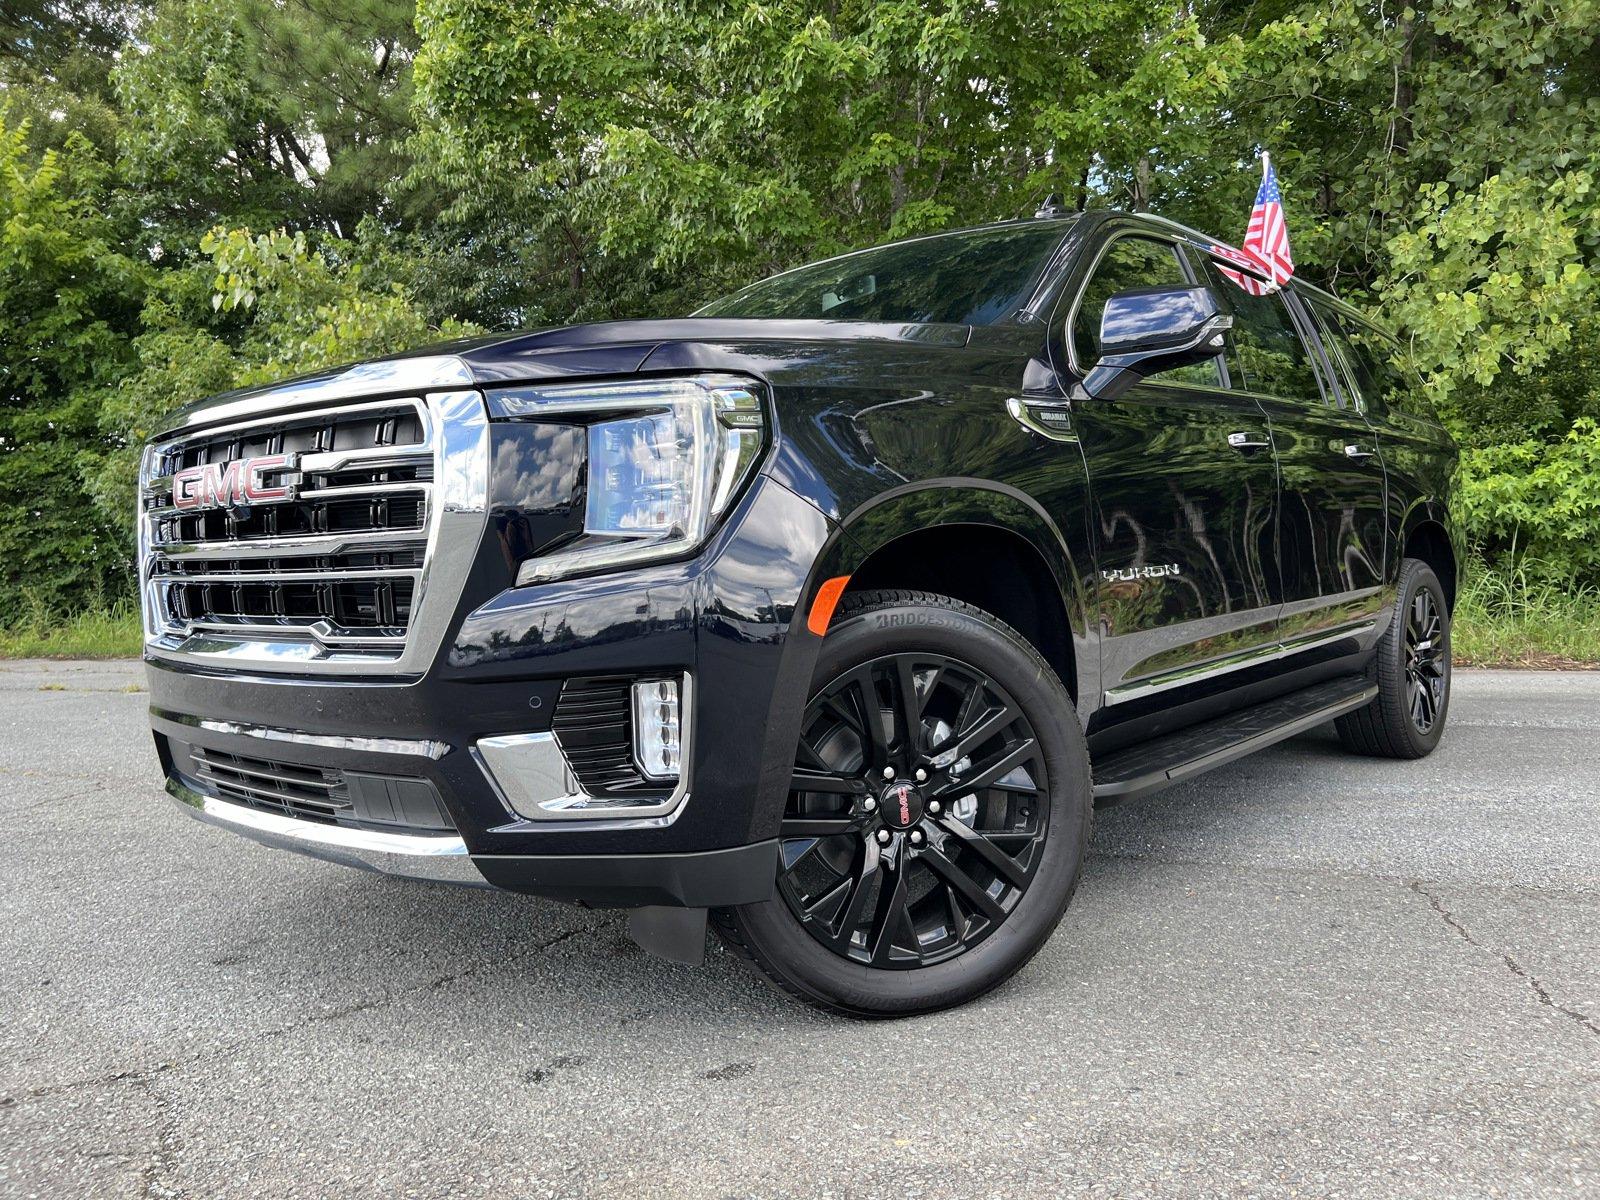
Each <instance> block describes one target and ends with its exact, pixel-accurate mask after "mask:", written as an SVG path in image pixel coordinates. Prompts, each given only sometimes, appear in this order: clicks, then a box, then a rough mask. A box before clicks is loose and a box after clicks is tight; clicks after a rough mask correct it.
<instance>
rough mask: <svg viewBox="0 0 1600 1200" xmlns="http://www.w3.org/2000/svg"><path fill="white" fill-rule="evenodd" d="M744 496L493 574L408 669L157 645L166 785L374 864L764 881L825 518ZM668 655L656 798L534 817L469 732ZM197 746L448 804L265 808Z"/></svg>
mask: <svg viewBox="0 0 1600 1200" xmlns="http://www.w3.org/2000/svg"><path fill="white" fill-rule="evenodd" d="M746 499H747V503H746V504H745V505H743V506H741V507H742V511H741V513H740V515H739V518H738V519H737V520H736V521H734V522H732V523H730V525H729V527H728V528H727V529H725V530H724V531H723V534H722V535H721V536H720V537H719V538H718V539H716V541H715V542H714V543H713V545H712V546H711V547H710V548H709V549H708V550H707V552H706V553H705V554H704V555H702V556H701V557H700V558H699V559H696V560H694V561H692V562H687V563H678V564H661V565H658V566H655V567H652V568H650V569H648V570H638V571H632V572H628V573H625V574H621V575H616V576H606V577H597V578H591V579H579V580H571V581H567V582H563V583H554V584H548V585H543V586H540V587H536V588H523V589H513V590H509V591H503V592H500V593H498V594H496V595H494V596H493V597H492V598H491V599H490V600H488V601H487V602H485V603H482V604H480V605H478V607H476V608H474V609H472V610H471V611H468V612H465V613H464V614H463V615H462V616H461V617H460V618H459V620H458V621H457V623H456V627H455V629H454V631H453V633H452V634H451V636H449V637H447V638H446V639H445V642H444V645H443V646H441V648H440V651H439V655H438V658H437V660H436V661H435V662H434V663H433V664H432V665H431V666H430V669H429V670H428V672H427V673H426V674H425V675H423V676H422V677H420V678H412V679H401V678H394V677H390V678H372V679H361V680H357V679H329V678H307V677H304V676H294V675H268V674H261V675H254V676H247V675H243V674H231V673H220V672H214V671H203V670H197V669H195V668H194V667H193V666H191V665H189V664H185V663H174V662H169V661H164V660H163V659H161V658H160V657H159V656H157V657H152V658H150V660H149V662H148V666H149V679H150V691H151V724H152V727H153V729H154V732H155V735H156V740H157V746H158V750H159V752H160V754H161V756H162V760H163V765H164V766H165V768H166V772H167V777H168V790H169V791H170V792H171V793H172V794H173V795H174V796H176V797H177V798H178V799H179V800H180V801H181V802H182V804H183V807H184V808H185V810H186V811H187V812H189V813H190V815H192V816H195V817H196V818H198V819H199V820H201V821H204V822H206V823H208V824H211V825H214V826H220V827H224V828H227V829H230V830H232V831H234V832H237V833H240V834H242V835H244V836H247V837H250V838H252V839H254V840H256V841H258V842H263V843H266V844H268V845H272V846H275V847H278V848H283V849H289V850H294V851H298V852H300V853H305V854H311V855H314V856H316V857H319V858H323V859H327V860H329V861H334V862H338V863H342V864H345V865H350V866H357V867H362V868H365V869H369V870H376V871H381V872H384V873H386V874H394V875H403V876H410V877H415V878H422V879H428V880H438V881H449V882H467V883H476V884H489V885H492V886H495V887H499V888H504V889H508V890H513V891H520V892H527V893H533V894H538V895H545V896H552V897H556V898H560V899H565V900H572V901H577V902H581V903H587V904H590V905H594V906H596V907H622V906H628V907H631V906H646V905H648V906H658V905H669V906H681V907H691V908H698V907H711V906H718V905H732V904H744V903H752V902H755V901H759V900H763V899H766V898H768V897H769V896H770V895H771V894H772V889H773V881H774V879H775V876H776V865H777V842H776V834H777V824H778V819H779V816H780V815H781V811H782V803H783V796H784V794H785V791H786V789H787V785H788V779H789V773H790V763H791V762H792V754H793V746H794V740H795V737H796V736H797V733H798V723H799V717H800V712H801V708H802V706H803V703H804V696H805V693H806V687H807V684H808V681H809V679H810V675H811V670H812V667H813V665H814V662H815V655H816V650H817V645H818V639H816V638H815V637H813V636H812V635H810V634H809V633H807V632H806V631H805V630H804V623H803V620H802V621H800V622H795V621H794V620H793V618H794V617H795V616H796V615H797V608H798V605H799V603H800V601H801V597H802V596H803V594H804V592H805V589H806V587H807V585H808V577H809V573H810V570H811V568H812V565H813V564H814V563H815V562H816V560H817V558H818V555H819V553H820V551H821V549H822V547H823V546H824V545H825V543H826V542H827V540H828V538H829V536H830V530H829V528H828V525H827V522H826V521H825V520H824V518H823V517H822V515H821V514H820V513H819V512H818V511H817V510H816V509H815V508H814V507H812V506H811V505H809V504H808V503H807V502H805V501H803V500H801V499H800V498H799V497H797V496H795V495H794V494H793V493H791V492H789V491H788V490H787V489H785V488H783V487H781V486H780V485H777V484H775V483H772V482H771V481H769V480H760V481H758V483H757V485H756V486H755V487H754V488H753V489H752V491H751V493H750V495H749V496H748V497H747V498H746ZM677 672H682V673H684V674H685V675H688V676H690V677H691V678H692V679H693V680H694V689H693V693H694V701H693V711H692V714H686V722H687V723H689V724H690V725H691V727H692V730H693V737H692V738H691V739H688V740H687V745H686V749H687V750H688V752H689V754H690V755H691V757H690V760H689V761H688V762H687V764H686V769H687V785H688V786H687V788H686V793H687V794H686V795H685V796H684V797H683V798H682V801H681V803H679V804H678V805H677V806H676V807H675V808H674V809H673V810H672V811H671V812H670V813H667V814H665V815H661V816H644V817H639V816H633V817H629V816H625V815H624V816H612V815H606V816H597V817H595V818H594V819H578V820H571V819H568V820H560V821H556V820H530V819H527V818H526V817H524V816H522V815H520V814H519V813H518V812H517V811H516V809H515V808H513V807H512V806H511V805H510V804H509V803H508V800H507V796H506V794H505V793H504V792H503V791H502V790H501V789H500V788H499V787H497V786H496V785H495V783H494V782H493V781H492V779H491V777H490V775H489V774H488V773H487V772H486V770H485V762H484V759H483V757H482V756H481V755H480V754H479V753H477V752H476V748H477V745H478V743H479V742H480V741H481V740H482V739H484V738H489V737H497V736H505V735H516V734H538V733H542V732H548V731H549V730H550V729H551V722H552V717H553V714H554V713H555V712H556V710H557V707H558V702H559V700H560V697H561V696H562V693H563V688H564V686H565V685H566V684H567V683H568V682H569V681H572V680H580V679H581V680H590V679H595V678H597V677H629V676H639V675H650V674H661V673H677ZM196 751H200V752H202V753H203V754H204V755H206V756H207V757H210V758H214V759H215V760H217V761H222V762H227V761H233V762H236V763H242V764H244V767H245V768H250V769H253V768H252V764H254V765H255V767H259V766H260V765H261V764H260V762H259V761H258V760H272V762H274V763H277V764H282V765H283V766H284V767H286V768H287V769H288V770H289V771H293V772H296V773H309V774H313V775H314V774H316V773H319V772H325V773H327V774H328V775H329V777H335V776H340V775H341V774H342V775H344V776H348V777H351V778H355V777H359V778H360V779H362V780H364V781H368V782H370V781H373V780H377V781H380V784H381V781H384V780H387V781H390V782H391V783H397V784H402V785H403V784H405V783H406V782H407V781H415V782H416V783H417V784H418V785H419V786H421V785H426V787H427V788H428V789H430V790H431V793H432V794H433V795H435V796H436V797H437V802H438V805H439V810H440V811H441V812H442V813H443V814H446V816H447V819H445V820H442V821H440V822H437V824H439V825H441V826H444V828H433V829H429V830H427V831H426V832H419V831H413V830H403V831H399V832H391V831H390V830H388V829H373V828H370V827H363V828H354V827H351V826H350V825H347V824H334V823H329V822H326V821H322V822H319V821H315V820H307V819H302V818H301V817H300V816H298V815H296V814H294V813H293V812H292V811H291V812H290V813H288V814H284V813H277V812H263V811H260V810H259V808H258V807H252V806H249V805H246V804H242V803H234V802H231V800H230V797H229V795H228V794H227V793H226V791H225V790H220V789H218V788H216V787H215V786H212V785H211V784H210V783H208V782H207V778H206V772H205V771H203V770H199V771H197V770H195V769H194V768H195V763H196V762H197V761H199V760H198V759H197V758H196V757H195V752H196ZM521 807H522V808H523V809H524V811H526V805H522V806H521ZM451 827H453V828H451Z"/></svg>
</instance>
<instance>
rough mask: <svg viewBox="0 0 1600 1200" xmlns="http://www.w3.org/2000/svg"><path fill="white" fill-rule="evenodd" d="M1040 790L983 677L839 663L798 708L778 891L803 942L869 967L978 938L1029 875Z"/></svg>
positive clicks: (1015, 715) (965, 667)
mask: <svg viewBox="0 0 1600 1200" xmlns="http://www.w3.org/2000/svg"><path fill="white" fill-rule="evenodd" d="M1048 788H1049V778H1048V775H1047V774H1046V772H1045V769H1044V763H1043V760H1042V757H1041V755H1040V750H1039V741H1038V739H1037V737H1036V736H1035V735H1034V731H1033V726H1032V725H1031V724H1030V723H1029V721H1028V718H1027V716H1026V715H1025V714H1024V713H1023V712H1022V710H1021V709H1020V708H1019V707H1018V706H1017V704H1016V702H1015V701H1013V700H1012V699H1011V697H1010V696H1009V695H1007V694H1006V692H1005V690H1004V689H1003V688H1002V687H1001V686H1000V685H999V684H997V683H996V682H995V681H994V680H993V679H991V678H989V676H987V675H986V674H984V673H983V672H982V671H980V670H978V669H977V668H976V667H974V666H972V665H971V664H969V663H966V662H962V661H961V660H959V659H956V658H952V657H950V656H948V655H942V654H927V653H917V652H914V651H913V652H909V653H902V654H888V655H883V656H880V657H878V658H874V659H871V660H869V661H868V662H865V663H862V664H860V665H859V666H856V667H853V668H852V669H851V670H849V671H848V672H846V673H845V674H844V675H842V676H840V677H839V678H837V679H835V680H833V681H832V682H831V683H829V684H827V685H826V686H825V687H823V688H822V689H821V691H819V692H818V693H817V694H816V695H815V696H814V697H813V698H812V700H811V703H810V704H809V705H808V706H807V708H806V713H805V717H804V720H803V722H802V732H801V736H800V746H799V750H798V755H797V760H796V763H795V771H794V781H793V790H791V792H790V793H789V802H788V809H787V811H786V812H785V814H784V818H783V824H782V827H781V829H780V835H779V836H780V839H781V840H780V847H781V852H782V867H781V874H780V876H779V891H780V893H781V894H782V896H783V899H784V901H785V903H787V904H788V905H789V909H790V911H791V912H792V913H793V914H794V916H795V918H796V919H797V920H798V921H799V922H800V923H801V925H802V926H803V927H804V928H805V930H806V932H808V933H809V934H810V935H811V936H812V937H814V938H816V939H817V940H818V941H819V942H821V943H822V944H823V945H824V946H826V947H827V948H828V949H830V950H832V951H833V952H834V953H836V954H841V955H844V956H846V957H848V958H851V959H854V960H855V961H857V962H861V963H866V964H868V965H870V966H874V967H880V968H902V969H903V968H912V967H922V966H927V965H929V964H931V963H937V962H943V961H945V960H946V959H949V958H953V957H954V956H956V955H958V954H961V953H962V952H964V951H965V950H967V949H969V948H971V947H972V946H975V945H977V944H978V943H979V942H981V941H982V940H983V939H984V938H986V937H988V936H989V935H990V934H991V933H993V932H994V931H995V930H996V929H997V928H998V927H999V926H1000V924H1001V923H1002V922H1004V921H1005V919H1006V915H1007V913H1008V912H1010V910H1011V909H1012V908H1014V907H1015V906H1016V905H1017V903H1018V901H1019V900H1021V898H1022V896H1023V894H1024V893H1025V892H1026V891H1027V888H1028V885H1029V884H1030V883H1031V882H1032V880H1033V874H1034V871H1035V869H1036V868H1037V866H1038V863H1039V859H1040V851H1041V849H1042V843H1043V841H1044V838H1045V836H1046V833H1047V832H1048V827H1049V810H1048V808H1047V807H1046V806H1044V805H1043V804H1041V798H1042V797H1043V796H1044V795H1045V794H1046V792H1047V791H1048Z"/></svg>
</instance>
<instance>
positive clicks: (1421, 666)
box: [1336, 558, 1450, 758]
mask: <svg viewBox="0 0 1600 1200" xmlns="http://www.w3.org/2000/svg"><path fill="white" fill-rule="evenodd" d="M1377 676H1378V694H1377V696H1375V697H1374V698H1373V700H1372V703H1370V704H1368V705H1367V706H1366V707H1365V708H1360V709H1357V710H1356V711H1355V712H1353V713H1350V714H1349V715H1348V716H1343V717H1340V718H1339V719H1338V722H1337V723H1336V724H1337V728H1338V730H1339V737H1340V739H1341V740H1342V741H1343V742H1344V744H1345V746H1346V747H1347V748H1348V749H1351V750H1354V751H1356V752H1357V753H1358V754H1371V755H1374V756H1376V757H1379V758H1421V757H1423V756H1424V755H1426V754H1431V753H1433V748H1434V747H1435V746H1437V745H1438V744H1439V738H1440V736H1441V735H1442V734H1443V733H1444V720H1445V717H1446V715H1447V714H1448V713H1449V711H1450V609H1449V607H1448V605H1446V603H1445V598H1444V587H1443V586H1442V585H1441V584H1440V583H1439V577H1438V576H1437V575H1435V574H1434V573H1433V568H1431V567H1429V566H1428V564H1427V563H1425V562H1422V561H1421V560H1419V559H1415V558H1408V559H1406V560H1405V562H1404V563H1403V564H1402V565H1401V568H1400V584H1399V587H1398V589H1397V594H1396V596H1395V603H1394V609H1393V612H1392V613H1391V614H1390V621H1389V628H1388V629H1387V630H1385V631H1384V635H1383V637H1382V638H1381V639H1380V640H1379V642H1378V652H1377Z"/></svg>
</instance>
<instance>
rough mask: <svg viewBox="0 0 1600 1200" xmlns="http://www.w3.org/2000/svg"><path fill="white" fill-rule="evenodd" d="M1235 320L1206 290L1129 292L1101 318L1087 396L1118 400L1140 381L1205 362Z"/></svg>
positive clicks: (1086, 385)
mask: <svg viewBox="0 0 1600 1200" xmlns="http://www.w3.org/2000/svg"><path fill="white" fill-rule="evenodd" d="M1232 327H1233V318H1232V317H1231V316H1229V315H1228V314H1227V313H1225V312H1223V311H1222V302H1221V301H1220V300H1218V299H1217V296H1216V293H1214V292H1213V291H1212V290H1211V289H1210V288H1207V287H1148V288H1129V289H1128V290H1127V291H1125V292H1117V293H1116V294H1115V295H1113V296H1112V297H1111V298H1110V299H1109V300H1107V301H1106V307H1105V311H1104V313H1102V314H1101V317H1100V361H1099V362H1097V363H1095V365H1094V368H1093V369H1092V370H1091V371H1090V372H1089V374H1088V375H1087V376H1086V377H1085V378H1084V381H1083V390H1084V391H1086V392H1088V393H1089V395H1091V396H1093V397H1095V398H1096V399H1099V400H1115V399H1116V398H1117V397H1118V396H1120V395H1122V393H1123V392H1125V391H1127V390H1128V389H1129V388H1130V387H1132V386H1133V385H1134V384H1135V383H1137V382H1139V380H1141V379H1144V378H1146V377H1147V376H1150V375H1155V374H1157V373H1159V372H1161V371H1170V370H1172V369H1173V368H1174V367H1186V366H1189V365H1190V364H1192V363H1199V362H1205V361H1206V359H1208V358H1214V357H1215V356H1216V355H1217V354H1219V353H1220V352H1221V350H1222V346H1223V335H1224V334H1225V333H1226V332H1227V330H1229V329H1231V328H1232Z"/></svg>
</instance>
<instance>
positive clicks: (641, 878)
mask: <svg viewBox="0 0 1600 1200" xmlns="http://www.w3.org/2000/svg"><path fill="white" fill-rule="evenodd" d="M167 791H168V792H169V793H170V794H171V795H172V797H173V799H175V800H177V801H178V802H179V804H180V805H181V806H182V808H183V810H184V811H185V812H186V813H188V814H189V815H190V816H191V817H193V818H194V819H195V820H197V821H200V822H202V823H203V824H206V825H212V826H215V827H217V828H219V829H226V830H228V831H230V832H232V833H237V834H239V835H240V836H242V837H247V838H249V839H251V840H252V841H256V842H260V843H261V844H262V845H264V846H272V847H274V848H275V849H279V850H291V851H293V852H295V853H296V854H304V855H307V856H309V857H311V858H320V859H322V860H323V861H325V862H332V863H338V864H339V865H340V866H345V867H356V868H358V869H360V870H363V871H373V872H376V873H377V874H380V875H393V876H398V877H401V878H405V879H420V880H424V881H426V882H429V883H448V884H459V885H464V886H467V887H498V888H504V889H506V890H509V891H521V892H531V893H534V894H536V895H541V896H549V897H552V898H555V899H559V900H570V901H573V902H574V903H578V904H587V905H590V906H592V907H595V908H640V907H645V906H649V905H658V906H662V907H669V908H714V907H717V906H719V905H727V904H750V903H754V902H756V901H759V900H765V899H767V898H768V897H769V896H770V895H771V894H772V881H773V878H774V872H775V869H776V866H777V854H778V848H777V843H776V842H775V841H766V842H757V843H754V844H752V845H749V846H736V847H733V848H731V849H728V850H709V851H705V852H703V853H699V854H609V855H543V856H539V855H522V856H516V857H504V856H488V857H480V858H476V859H475V858H473V857H472V855H471V854H469V853H468V851H467V844H466V842H465V841H464V840H462V838H461V837H460V836H459V835H457V834H451V833H446V834H402V833H388V832H381V831H376V830H367V829H347V828H342V827H340V826H332V825H318V824H314V823H312V822H310V821H303V820H297V819H295V818H293V817H286V816H280V815H278V814H275V813H266V812H260V811H258V810H256V809H252V808H246V807H244V806H243V805H240V804H230V803H228V802H227V801H226V800H222V799H219V798H217V797H215V796H208V795H205V794H204V793H202V792H200V791H197V790H195V788H194V787H193V786H192V785H190V784H189V783H187V782H185V781H184V780H182V779H179V778H169V779H168V780H167Z"/></svg>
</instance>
